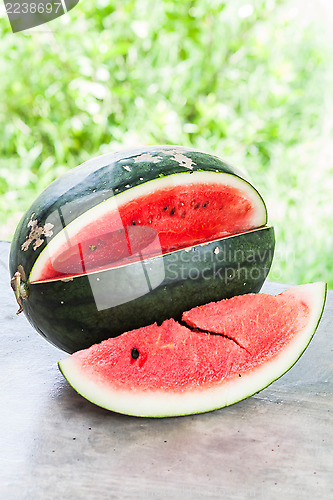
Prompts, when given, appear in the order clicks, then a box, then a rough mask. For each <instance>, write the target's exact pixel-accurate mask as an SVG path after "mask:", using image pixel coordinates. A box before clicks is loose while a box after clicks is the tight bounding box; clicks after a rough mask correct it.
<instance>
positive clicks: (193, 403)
mask: <svg viewBox="0 0 333 500" xmlns="http://www.w3.org/2000/svg"><path fill="white" fill-rule="evenodd" d="M283 293H284V295H290V296H293V297H296V298H298V299H299V300H300V301H303V302H305V303H306V304H307V305H308V306H309V308H310V315H309V318H308V323H307V325H306V327H305V328H304V329H303V330H302V331H300V332H299V333H298V334H297V335H296V336H295V338H294V339H293V341H292V342H290V344H289V345H287V346H286V347H285V348H284V349H283V351H281V352H280V353H279V354H277V355H275V356H274V358H272V359H271V360H269V361H267V362H264V363H263V364H262V365H260V366H257V367H256V368H254V369H253V370H252V371H251V372H248V373H244V374H242V376H241V377H239V376H237V377H235V378H233V379H230V380H229V381H227V382H223V381H222V382H221V383H216V384H215V385H214V387H210V388H204V387H201V388H199V389H195V390H194V389H191V390H188V391H186V390H185V391H183V392H171V391H168V392H166V391H165V392H163V391H147V390H146V391H144V390H140V388H136V389H133V390H119V389H112V387H107V386H106V384H101V383H97V382H96V381H94V380H92V379H91V378H90V377H87V376H86V375H85V373H84V371H83V370H81V368H80V366H79V364H77V363H76V362H75V357H72V356H70V357H68V358H66V359H64V360H62V361H60V362H59V367H60V370H61V371H62V373H63V375H64V376H65V378H66V379H67V380H68V382H69V383H70V385H71V386H72V387H73V388H74V389H75V390H76V391H77V392H78V393H79V394H81V395H82V396H84V397H85V398H86V399H88V400H89V401H91V402H93V403H95V404H96V405H99V406H101V407H103V408H106V409H109V410H112V411H115V412H118V413H125V414H127V415H134V416H141V417H143V416H146V417H167V416H179V415H188V414H194V413H202V412H206V411H210V410H214V409H217V408H222V407H224V406H228V405H231V404H233V403H236V402H238V401H241V400H242V399H245V398H247V397H249V396H252V395H253V394H255V393H256V392H259V391H260V390H262V389H264V388H265V387H267V386H268V385H269V384H271V383H272V382H273V381H274V380H276V379H277V378H279V377H281V375H283V374H284V373H285V372H286V371H288V370H289V368H291V367H292V366H293V365H294V363H295V362H296V361H297V360H298V358H299V357H300V356H301V354H302V353H303V351H304V350H305V349H306V347H307V345H308V344H309V342H310V340H311V338H312V336H313V334H314V332H315V330H316V328H317V325H318V323H319V320H320V318H321V315H322V311H323V307H324V303H325V296H326V284H325V283H323V282H318V283H313V284H307V285H298V286H295V287H292V288H290V289H288V290H287V291H285V292H283Z"/></svg>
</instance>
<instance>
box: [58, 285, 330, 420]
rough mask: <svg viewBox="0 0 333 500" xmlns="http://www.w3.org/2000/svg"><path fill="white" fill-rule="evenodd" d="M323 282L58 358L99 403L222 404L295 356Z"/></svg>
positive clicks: (141, 410) (183, 407) (244, 299)
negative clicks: (62, 358)
mask: <svg viewBox="0 0 333 500" xmlns="http://www.w3.org/2000/svg"><path fill="white" fill-rule="evenodd" d="M325 295H326V285H325V283H321V282H319V283H314V284H309V285H299V286H296V287H292V288H290V289H288V290H286V291H285V292H283V293H282V294H279V295H277V296H271V295H267V294H247V295H242V296H236V297H233V298H231V299H225V300H222V301H219V302H216V303H210V304H207V305H204V306H200V307H196V308H194V309H192V310H190V311H187V312H185V313H184V314H183V319H182V322H181V323H179V322H176V321H174V320H172V319H170V320H166V321H164V322H163V323H162V324H161V325H160V326H158V325H156V324H153V325H150V326H148V327H143V328H139V329H137V330H133V331H130V332H127V333H124V334H123V335H121V336H119V337H117V338H114V339H109V340H106V341H103V342H102V343H100V344H96V345H93V346H92V347H90V348H89V349H86V350H83V351H78V352H76V353H74V354H72V355H71V356H69V357H68V358H66V359H64V360H62V361H60V362H59V367H60V370H61V371H62V373H63V375H64V376H65V378H66V379H67V380H68V382H69V383H70V384H71V385H72V387H73V388H74V389H75V390H76V391H77V392H78V393H80V394H81V395H82V396H84V397H85V398H86V399H88V400H90V401H92V402H93V403H95V404H97V405H99V406H102V407H104V408H107V409H110V410H113V411H116V412H119V413H125V414H129V415H135V416H149V417H163V416H176V415H187V414H193V413H201V412H205V411H210V410H213V409H217V408H222V407H224V406H228V405H230V404H233V403H235V402H237V401H240V400H242V399H244V398H246V397H248V396H251V395H252V394H254V393H256V392H258V391H260V390H261V389H263V388H264V387H266V386H267V385H269V384H270V383H271V382H273V381H274V380H276V379H277V378H279V377H280V376H281V375H283V374H284V373H285V372H286V371H287V370H288V369H289V368H290V367H291V366H292V365H293V364H294V363H295V362H296V361H297V359H298V358H299V357H300V355H301V354H302V353H303V351H304V350H305V348H306V347H307V345H308V343H309V342H310V340H311V338H312V336H313V334H314V332H315V330H316V328H317V325H318V322H319V320H320V317H321V314H322V311H323V307H324V302H325Z"/></svg>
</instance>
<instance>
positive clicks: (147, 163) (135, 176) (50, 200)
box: [9, 146, 265, 277]
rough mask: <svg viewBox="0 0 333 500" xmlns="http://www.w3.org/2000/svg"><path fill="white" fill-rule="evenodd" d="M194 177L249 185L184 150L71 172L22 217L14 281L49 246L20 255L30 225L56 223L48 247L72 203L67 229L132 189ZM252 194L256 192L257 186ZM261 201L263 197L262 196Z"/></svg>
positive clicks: (108, 159)
mask: <svg viewBox="0 0 333 500" xmlns="http://www.w3.org/2000/svg"><path fill="white" fill-rule="evenodd" d="M195 171H206V172H209V171H210V172H221V173H228V174H232V175H235V176H237V177H239V178H242V179H243V180H244V177H243V176H242V174H240V173H239V172H238V171H237V170H236V169H235V168H234V167H232V166H230V165H228V164H227V163H226V162H224V161H223V160H221V159H220V158H218V157H216V156H212V155H209V154H206V153H202V152H199V151H196V150H194V149H189V148H183V147H180V146H150V147H149V146H147V147H141V148H136V149H133V150H131V151H126V152H119V153H110V154H107V155H103V156H100V157H97V158H93V159H91V160H89V161H87V162H86V163H84V164H82V165H80V166H78V167H76V168H74V169H72V170H70V171H69V172H67V173H66V174H64V175H63V176H62V177H59V179H57V180H55V181H54V182H53V183H52V184H50V185H49V186H48V187H47V188H46V189H45V190H44V191H43V193H41V195H40V196H39V197H38V198H37V199H36V200H35V202H34V203H33V204H32V205H31V207H30V208H29V209H28V210H27V212H26V213H25V215H24V216H23V217H22V219H21V221H20V223H19V225H18V227H17V229H16V232H15V235H14V237H13V241H12V245H11V252H10V259H9V267H10V272H11V276H13V275H14V273H15V272H16V271H17V268H18V266H19V265H21V266H23V268H24V271H25V274H26V276H27V277H28V276H29V275H30V271H31V269H32V266H33V264H34V263H35V261H36V259H37V257H38V255H39V254H40V253H41V251H42V250H43V249H44V248H45V246H46V244H47V238H45V237H44V236H43V235H42V237H41V240H44V241H43V243H42V244H41V245H40V246H38V247H37V248H36V249H33V245H34V242H33V243H31V244H30V245H29V248H28V249H27V250H26V251H23V250H21V245H22V244H23V243H24V242H25V241H26V238H27V237H28V235H29V233H30V230H31V228H29V227H28V224H29V221H31V220H37V224H38V227H39V228H42V227H43V226H44V225H45V223H46V222H52V223H54V227H53V228H52V233H53V234H52V236H51V237H49V238H48V241H49V240H50V239H51V238H53V237H54V236H55V235H56V234H57V233H58V232H59V231H61V230H62V229H63V225H61V223H60V220H61V217H60V218H59V214H60V215H61V212H62V210H63V208H64V207H66V206H67V207H68V206H69V204H70V203H71V202H73V203H71V206H70V210H67V212H66V223H67V224H69V223H70V222H71V221H73V220H74V219H76V218H77V217H78V216H80V215H82V214H83V213H85V212H86V211H87V210H89V209H91V208H92V207H94V206H96V205H97V204H99V203H101V202H103V201H104V200H106V199H108V198H110V197H111V196H113V195H117V194H119V193H121V192H123V191H125V190H128V189H130V188H132V187H136V186H138V185H140V184H144V183H145V182H147V181H150V180H153V179H158V178H159V177H165V176H169V175H173V174H177V173H184V172H187V173H189V172H195ZM244 182H247V181H246V180H244ZM252 188H253V190H254V191H255V192H257V191H256V190H255V188H254V187H253V186H252ZM258 196H259V197H260V194H259V193H258ZM260 198H261V197H260ZM74 200H75V202H74ZM263 206H265V204H264V202H263ZM51 214H55V217H54V218H52V215H51Z"/></svg>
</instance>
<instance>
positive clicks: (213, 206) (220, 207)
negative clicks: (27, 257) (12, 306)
mask: <svg viewBox="0 0 333 500" xmlns="http://www.w3.org/2000/svg"><path fill="white" fill-rule="evenodd" d="M58 211H59V214H58V218H59V220H61V221H62V224H63V226H64V229H63V230H62V231H60V232H59V233H58V234H57V235H56V236H54V237H53V238H52V239H51V240H50V241H49V242H48V244H47V246H46V247H45V249H44V250H43V251H42V253H41V254H40V255H39V257H38V259H37V260H36V262H35V264H34V266H33V268H32V271H31V275H30V279H29V281H30V282H36V281H43V280H47V279H57V278H63V277H66V276H68V275H70V276H73V275H80V274H85V273H88V272H94V271H96V270H99V269H103V268H109V267H113V266H118V265H123V264H128V263H130V262H133V261H135V260H139V259H142V258H147V257H149V256H152V255H156V254H159V255H160V254H164V253H166V252H170V251H172V250H176V249H179V248H186V247H188V246H192V245H196V244H199V243H202V242H206V241H211V240H214V239H218V238H223V237H227V236H230V235H232V234H238V233H242V232H245V231H248V230H251V229H254V228H258V227H262V226H264V225H265V224H266V222H267V212H266V207H265V204H264V203H263V200H262V198H261V197H260V195H259V194H258V192H257V191H256V190H255V189H254V188H253V187H252V186H251V185H250V184H248V183H247V182H246V181H244V180H243V179H241V178H240V177H236V176H235V175H231V174H227V173H221V172H220V173H214V172H191V173H182V174H175V175H169V176H166V177H163V178H161V179H156V180H152V181H149V182H146V183H145V184H142V185H140V186H136V187H133V188H131V189H128V190H127V191H124V192H122V193H120V194H116V195H115V196H112V197H110V198H109V199H107V200H106V201H104V202H102V203H100V204H98V205H96V206H94V207H93V208H91V209H90V210H88V211H86V212H85V213H84V214H82V215H81V216H79V217H77V218H76V219H75V220H74V221H72V222H71V223H69V224H66V213H67V212H68V213H70V206H68V207H66V206H65V207H62V209H61V210H59V209H58ZM55 217H56V216H55V214H54V213H52V214H51V215H50V220H52V221H54V219H55ZM46 224H48V222H47V221H46Z"/></svg>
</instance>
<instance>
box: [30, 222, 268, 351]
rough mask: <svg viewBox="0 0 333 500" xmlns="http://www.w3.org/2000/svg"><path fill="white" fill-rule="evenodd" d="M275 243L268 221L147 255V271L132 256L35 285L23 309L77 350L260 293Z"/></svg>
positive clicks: (58, 341)
mask: <svg viewBox="0 0 333 500" xmlns="http://www.w3.org/2000/svg"><path fill="white" fill-rule="evenodd" d="M274 245H275V238H274V229H273V228H272V227H264V228H261V229H258V230H254V231H249V232H246V233H242V234H239V235H235V236H231V237H229V238H224V239H222V240H218V241H213V242H210V243H208V244H205V245H196V246H194V247H192V248H191V249H186V250H178V251H176V252H172V253H169V254H166V255H163V256H158V257H155V258H152V259H147V260H145V261H144V268H145V269H144V270H143V268H142V265H143V263H142V262H135V263H132V264H128V265H126V266H122V267H118V268H115V269H110V270H106V271H102V272H99V273H93V274H90V275H84V276H79V277H76V278H74V279H73V280H72V281H69V282H64V281H61V280H58V281H53V282H44V283H43V282H41V283H36V284H30V285H29V296H28V298H27V299H26V300H23V307H24V312H25V314H26V315H27V317H28V319H29V321H30V322H31V324H32V325H33V326H34V327H35V328H36V326H37V328H36V329H37V331H39V333H40V334H41V335H43V336H44V337H45V338H46V339H47V340H49V341H50V342H51V343H53V344H54V345H56V346H58V347H60V348H61V349H63V350H65V351H67V352H70V353H72V352H74V351H77V350H80V349H84V348H87V347H89V346H90V345H92V344H94V343H97V342H100V341H102V340H104V339H107V338H110V337H114V336H117V335H119V334H121V333H123V332H125V331H129V330H132V329H134V328H139V327H141V326H147V325H149V324H152V323H154V322H157V323H158V324H160V323H161V322H162V321H163V320H165V319H167V318H174V319H180V318H181V315H182V313H183V311H185V310H188V309H190V308H192V307H194V306H198V305H201V304H205V303H207V302H211V301H217V300H221V299H223V298H229V297H232V296H234V295H241V294H245V293H250V292H258V291H259V290H260V288H261V287H262V285H263V283H264V281H265V279H266V276H267V274H268V271H269V269H270V266H271V263H272V259H273V253H274ZM147 276H148V277H149V283H147V279H146V277H147ZM149 288H151V289H152V290H151V291H150V292H149V293H148V290H149ZM122 299H123V301H124V302H123V303H119V302H121V300H122ZM117 302H118V304H117ZM99 309H100V310H99Z"/></svg>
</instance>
